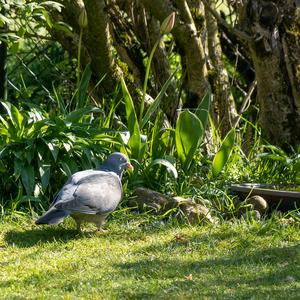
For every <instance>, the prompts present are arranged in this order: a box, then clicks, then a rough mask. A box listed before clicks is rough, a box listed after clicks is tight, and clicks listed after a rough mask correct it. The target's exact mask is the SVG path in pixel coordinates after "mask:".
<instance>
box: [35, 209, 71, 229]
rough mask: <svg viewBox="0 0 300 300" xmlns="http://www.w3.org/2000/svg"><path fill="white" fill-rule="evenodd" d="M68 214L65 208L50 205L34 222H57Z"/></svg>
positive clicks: (50, 223)
mask: <svg viewBox="0 0 300 300" xmlns="http://www.w3.org/2000/svg"><path fill="white" fill-rule="evenodd" d="M69 214H70V212H69V211H67V210H62V209H56V208H55V207H51V208H50V209H49V210H48V211H47V212H46V213H45V214H44V215H42V216H41V217H40V218H39V219H37V220H36V221H35V224H38V225H39V224H49V225H52V224H59V223H61V222H62V221H63V220H64V219H65V218H66V217H67V216H68V215H69Z"/></svg>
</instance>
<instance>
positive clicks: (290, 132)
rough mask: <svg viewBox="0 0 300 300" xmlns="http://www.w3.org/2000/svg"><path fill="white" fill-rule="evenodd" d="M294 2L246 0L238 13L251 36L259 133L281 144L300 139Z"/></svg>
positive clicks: (299, 78)
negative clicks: (260, 129) (259, 125)
mask: <svg viewBox="0 0 300 300" xmlns="http://www.w3.org/2000/svg"><path fill="white" fill-rule="evenodd" d="M294 4H295V1H292V0H289V1H283V0H282V1H281V0H278V1H273V2H272V1H258V0H249V1H246V2H245V3H244V5H243V6H241V7H240V13H239V27H240V29H241V30H243V31H244V32H246V33H247V34H248V35H250V36H251V37H252V41H251V42H249V49H250V53H251V57H252V60H253V64H254V68H255V72H256V79H257V100H258V103H259V106H260V115H259V120H260V124H261V126H262V133H263V136H264V137H265V138H266V139H267V140H268V141H269V142H271V143H273V144H276V145H278V146H281V147H287V146H288V145H292V146H296V145H299V143H300V103H299V99H300V98H299V90H300V88H299V81H300V72H299V70H300V48H299V33H300V30H299V29H300V28H299V16H297V13H298V10H297V8H296V6H295V5H294ZM296 45H297V46H296Z"/></svg>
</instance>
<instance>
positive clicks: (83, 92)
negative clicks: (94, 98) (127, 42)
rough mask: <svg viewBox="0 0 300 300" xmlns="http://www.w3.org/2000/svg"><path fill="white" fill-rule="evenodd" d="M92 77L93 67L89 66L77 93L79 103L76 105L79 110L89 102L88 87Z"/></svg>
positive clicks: (84, 72) (85, 70)
mask: <svg viewBox="0 0 300 300" xmlns="http://www.w3.org/2000/svg"><path fill="white" fill-rule="evenodd" d="M91 76H92V70H91V66H90V65H89V64H88V65H87V66H86V67H85V69H84V71H83V74H82V77H81V80H80V83H79V87H78V91H77V93H78V94H77V96H78V98H77V103H76V107H77V108H82V107H84V106H85V104H86V102H87V95H88V87H89V82H90V79H91Z"/></svg>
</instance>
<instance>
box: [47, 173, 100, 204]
mask: <svg viewBox="0 0 300 300" xmlns="http://www.w3.org/2000/svg"><path fill="white" fill-rule="evenodd" d="M94 172H97V171H94V170H85V171H79V172H76V173H74V174H73V175H72V176H70V178H69V179H68V181H67V182H66V183H65V185H64V186H63V187H62V188H61V190H60V191H59V192H58V194H57V195H56V196H55V198H54V200H53V202H52V203H51V205H50V207H52V206H54V205H55V204H56V203H58V202H67V201H72V200H73V199H74V193H75V191H76V189H77V184H78V182H79V181H80V180H82V179H84V178H86V177H88V176H89V175H91V174H93V173H94Z"/></svg>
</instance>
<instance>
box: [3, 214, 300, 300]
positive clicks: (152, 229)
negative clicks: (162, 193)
mask: <svg viewBox="0 0 300 300" xmlns="http://www.w3.org/2000/svg"><path fill="white" fill-rule="evenodd" d="M74 228H75V225H74V223H73V221H72V220H70V221H68V222H66V223H64V224H63V225H60V226H53V227H46V226H45V227H36V226H35V225H34V224H33V222H32V221H28V220H21V221H20V220H18V221H17V222H13V221H10V222H8V221H2V222H0V298H1V299H300V231H299V229H300V226H299V223H293V224H285V223H282V222H281V221H280V219H279V218H273V219H272V220H267V221H262V222H258V223H257V222H254V223H251V224H249V223H247V222H239V221H236V222H234V223H231V222H224V223H223V224H221V225H206V226H193V227H192V226H188V225H185V226H179V225H174V224H173V225H172V224H166V225H163V224H162V225H160V226H159V225H157V224H154V225H153V224H149V223H148V222H147V221H146V220H143V219H141V217H139V216H137V217H133V218H131V219H129V218H127V219H125V218H116V217H115V218H111V220H110V221H109V222H108V223H107V224H106V229H107V230H108V231H107V232H106V233H103V234H101V235H99V234H98V235H97V234H95V233H94V231H93V230H94V227H92V226H91V227H90V226H89V225H87V226H86V227H85V229H86V230H87V231H89V233H84V234H78V233H77V232H76V231H75V230H74Z"/></svg>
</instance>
